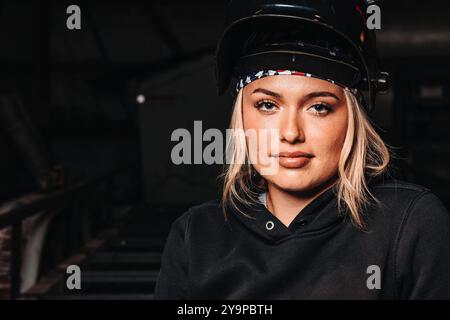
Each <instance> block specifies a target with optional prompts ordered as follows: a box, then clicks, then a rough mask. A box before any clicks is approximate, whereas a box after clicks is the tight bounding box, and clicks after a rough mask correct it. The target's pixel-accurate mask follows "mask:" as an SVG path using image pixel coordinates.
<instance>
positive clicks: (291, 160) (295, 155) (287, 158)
mask: <svg viewBox="0 0 450 320" xmlns="http://www.w3.org/2000/svg"><path fill="white" fill-rule="evenodd" d="M275 157H276V158H278V162H279V164H280V166H282V167H284V168H288V169H298V168H302V167H304V166H306V165H307V164H308V163H309V161H310V160H311V158H313V157H314V156H313V155H312V154H310V153H306V152H302V151H292V152H280V153H279V154H278V155H277V156H275Z"/></svg>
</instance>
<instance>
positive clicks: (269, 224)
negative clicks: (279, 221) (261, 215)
mask: <svg viewBox="0 0 450 320" xmlns="http://www.w3.org/2000/svg"><path fill="white" fill-rule="evenodd" d="M274 226H275V225H274V224H273V221H267V222H266V229H267V230H272V229H273V227H274Z"/></svg>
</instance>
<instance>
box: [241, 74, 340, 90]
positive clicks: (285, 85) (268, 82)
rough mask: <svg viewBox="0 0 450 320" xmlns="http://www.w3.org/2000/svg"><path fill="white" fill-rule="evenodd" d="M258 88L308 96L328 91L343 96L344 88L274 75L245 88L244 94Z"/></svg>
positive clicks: (327, 82)
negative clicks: (314, 92) (312, 93)
mask: <svg viewBox="0 0 450 320" xmlns="http://www.w3.org/2000/svg"><path fill="white" fill-rule="evenodd" d="M257 88H264V89H268V90H271V91H274V92H277V93H281V94H282V93H294V92H295V93H296V94H308V93H310V92H313V91H328V92H331V93H334V94H336V95H342V94H343V88H342V87H340V86H338V85H336V84H333V83H331V82H329V81H325V80H321V79H317V78H311V77H306V76H298V75H274V76H267V77H263V78H261V79H257V80H254V81H252V82H251V83H249V84H247V85H246V86H245V87H244V89H245V90H244V92H246V93H252V92H253V90H255V89H257Z"/></svg>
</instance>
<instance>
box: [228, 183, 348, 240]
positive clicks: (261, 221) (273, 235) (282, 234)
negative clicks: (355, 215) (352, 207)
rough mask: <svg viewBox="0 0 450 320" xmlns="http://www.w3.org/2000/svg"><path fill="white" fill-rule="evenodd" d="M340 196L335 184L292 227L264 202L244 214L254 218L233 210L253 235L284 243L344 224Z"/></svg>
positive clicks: (293, 221)
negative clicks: (338, 202) (283, 221)
mask: <svg viewBox="0 0 450 320" xmlns="http://www.w3.org/2000/svg"><path fill="white" fill-rule="evenodd" d="M336 195H337V189H336V185H334V186H333V187H331V188H329V189H328V190H326V191H325V192H323V193H321V194H320V195H319V196H318V197H316V198H315V199H314V200H312V201H311V202H310V203H309V204H308V205H306V207H304V208H303V209H302V210H301V211H300V212H299V213H298V214H297V216H296V217H295V218H294V219H293V220H292V222H291V223H290V225H289V226H288V227H287V226H285V225H284V224H283V223H282V222H281V221H280V220H279V219H278V218H277V217H276V216H275V215H273V214H272V213H271V212H270V211H269V210H268V209H267V208H266V206H265V205H264V203H257V204H255V205H253V206H252V207H251V208H248V207H247V208H246V209H245V211H244V212H245V213H246V214H247V215H249V216H250V217H247V216H245V215H243V214H242V213H240V212H239V211H237V210H236V209H231V211H232V213H233V214H232V216H233V217H235V218H236V219H237V220H238V221H239V222H240V223H242V224H243V225H244V226H245V227H246V228H248V229H249V230H251V231H252V232H254V233H256V234H258V235H259V236H261V237H263V238H264V239H266V240H269V241H271V242H281V241H284V240H286V239H288V238H291V237H298V236H301V235H306V234H312V233H317V232H322V231H325V230H326V229H328V228H331V227H333V226H334V225H336V224H337V223H339V222H342V220H343V217H342V216H341V215H339V214H338V208H337V196H336ZM260 199H262V197H261V198H260Z"/></svg>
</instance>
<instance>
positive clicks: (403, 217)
mask: <svg viewBox="0 0 450 320" xmlns="http://www.w3.org/2000/svg"><path fill="white" fill-rule="evenodd" d="M369 188H370V190H371V192H372V193H373V194H374V195H375V197H376V198H377V199H378V200H380V202H381V203H382V205H381V207H380V206H377V205H375V204H372V205H371V206H370V207H369V209H368V210H367V211H366V213H365V216H366V223H367V228H366V231H360V230H358V229H357V228H356V227H355V226H354V225H353V224H352V222H351V220H350V219H348V218H347V219H344V218H342V217H341V216H340V215H339V214H338V209H337V197H336V188H335V187H333V188H331V189H329V190H327V191H325V192H324V193H322V194H321V195H319V196H318V197H317V198H315V199H314V200H313V201H312V202H310V203H309V204H308V205H307V206H306V207H305V208H304V209H303V210H302V211H301V212H300V213H299V214H298V215H297V216H296V217H295V219H294V220H293V221H292V223H291V224H290V225H289V227H286V226H285V225H284V224H283V223H282V222H281V221H279V220H278V219H277V218H276V217H275V216H274V215H273V214H272V213H270V212H269V211H268V210H267V209H266V207H265V206H264V205H263V204H260V205H259V204H258V205H257V206H256V207H255V208H254V210H252V212H247V214H250V215H252V216H254V217H255V218H256V219H251V218H248V217H246V216H244V215H242V214H241V213H238V212H237V211H231V212H230V213H229V214H228V219H227V220H225V218H224V215H223V213H222V208H221V206H220V203H219V201H218V200H215V201H211V202H207V203H204V204H202V205H199V206H195V207H192V208H191V209H189V210H188V211H187V212H185V213H184V214H183V215H182V216H180V217H179V218H177V220H176V221H175V222H174V223H173V224H172V227H171V230H170V233H169V235H168V238H167V241H166V245H165V248H164V252H163V256H162V265H161V270H160V274H159V277H158V281H157V284H156V288H155V299H450V215H449V213H448V211H447V210H446V209H445V207H444V206H443V204H442V202H441V201H440V200H439V199H438V198H437V197H436V196H435V195H434V194H432V193H431V192H430V190H428V189H426V188H424V187H421V186H418V185H414V184H409V183H405V182H402V181H399V180H389V181H378V182H374V183H372V184H371V185H370V186H369ZM272 223H273V225H272ZM272 227H273V228H272Z"/></svg>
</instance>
